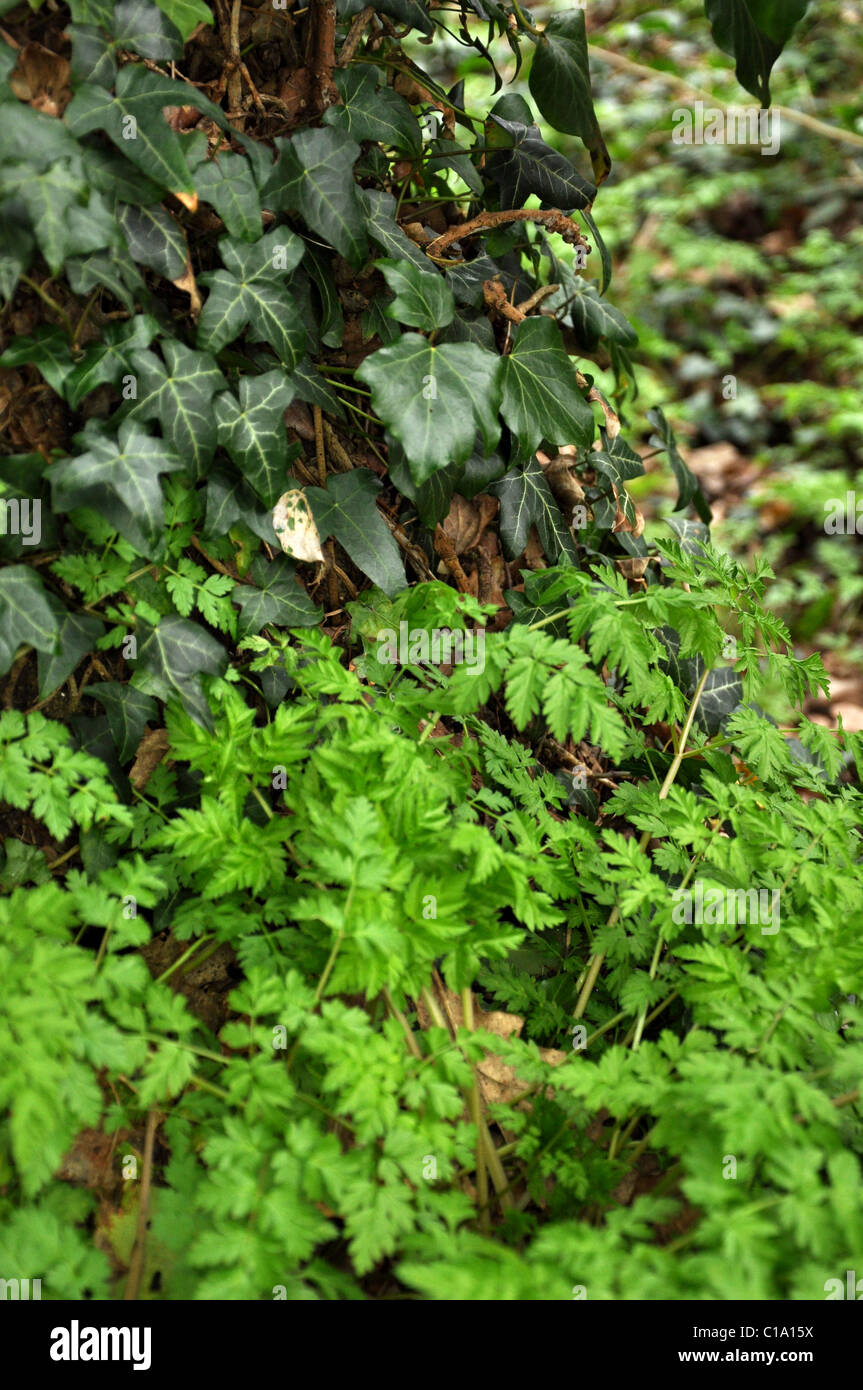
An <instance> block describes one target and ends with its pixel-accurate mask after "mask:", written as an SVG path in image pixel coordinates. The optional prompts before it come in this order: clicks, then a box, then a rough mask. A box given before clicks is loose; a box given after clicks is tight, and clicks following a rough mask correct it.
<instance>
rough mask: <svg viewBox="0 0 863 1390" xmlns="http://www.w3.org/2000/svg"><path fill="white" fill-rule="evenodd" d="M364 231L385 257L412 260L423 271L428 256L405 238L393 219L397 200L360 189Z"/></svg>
mask: <svg viewBox="0 0 863 1390" xmlns="http://www.w3.org/2000/svg"><path fill="white" fill-rule="evenodd" d="M359 193H360V198H361V199H362V202H363V207H364V217H365V225H366V231H367V233H368V235H369V236H370V237H371V239H372V241H374V242H375V243H376V244H377V245H378V246H379V247H380V248H381V250H382V251H385V252H386V254H387V256H389V257H391V258H392V259H393V260H396V261H412V262H413V264H414V265H416V266H420V267H421V268H422V269H423V270H426V269H427V268H428V257H427V256H426V255H424V253H423V252H422V251H421V250H420V248H419V247H418V246H417V245H416V244H415V243H414V242H412V241H411V239H410V237H409V236H406V235H405V233H404V232H403V231H402V229H401V227H400V226H399V225H398V223H397V222H396V220H395V210H396V200H395V198H394V197H393V196H392V194H391V193H382V192H380V191H379V190H378V189H376V188H361V189H360V190H359Z"/></svg>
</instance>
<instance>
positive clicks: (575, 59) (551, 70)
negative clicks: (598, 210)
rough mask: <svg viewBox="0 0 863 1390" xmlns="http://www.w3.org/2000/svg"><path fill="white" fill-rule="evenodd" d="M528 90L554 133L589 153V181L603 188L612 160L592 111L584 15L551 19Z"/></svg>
mask: <svg viewBox="0 0 863 1390" xmlns="http://www.w3.org/2000/svg"><path fill="white" fill-rule="evenodd" d="M528 85H529V87H530V94H531V96H532V97H533V99H534V101H535V102H536V104H537V106H538V107H539V109H540V111H541V112H542V114H543V116H544V117H545V119H546V120H547V121H548V122H549V123H550V124H551V125H553V126H554V128H555V130H560V131H563V132H565V134H567V135H578V136H580V137H581V139H582V140H583V141H584V143H585V145H586V146H587V149H588V150H589V152H590V162H591V164H592V165H593V177H594V181H595V182H596V183H597V184H600V183H602V181H603V179H605V178H607V177H608V173H609V170H610V169H611V160H610V159H609V157H608V150H607V148H606V145H605V141H604V140H603V138H602V133H601V131H600V129H599V123H598V121H597V119H596V112H595V111H594V109H593V93H592V92H591V89H590V63H589V60H588V51H587V33H586V31H585V19H584V11H583V10H581V9H573V10H569V11H568V12H567V13H565V14H560V15H552V17H551V19H550V20H549V21H548V23H547V24H546V26H545V28H544V29H543V31H542V34H541V36H540V39H539V41H538V43H537V45H536V50H535V52H534V57H533V63H532V65H531V69H530V78H529V81H528Z"/></svg>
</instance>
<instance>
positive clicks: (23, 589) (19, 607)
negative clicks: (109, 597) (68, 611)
mask: <svg viewBox="0 0 863 1390" xmlns="http://www.w3.org/2000/svg"><path fill="white" fill-rule="evenodd" d="M62 622H63V610H62V609H61V607H60V605H59V603H57V601H56V599H54V598H53V597H52V595H51V594H50V593H49V592H48V590H47V589H46V588H45V587H44V585H43V583H42V580H41V579H40V578H39V576H38V574H37V573H36V571H35V570H32V569H31V568H30V566H29V565H8V566H7V567H6V569H4V570H0V675H5V674H6V672H7V671H8V670H9V668H10V666H11V665H12V662H13V661H14V659H15V653H16V652H17V650H18V648H19V647H20V646H21V645H22V643H25V642H26V643H27V644H28V645H29V646H31V647H35V648H36V650H37V651H38V652H47V653H48V654H49V655H51V654H53V653H54V652H55V651H56V650H57V647H58V643H59V638H60V628H61V625H62Z"/></svg>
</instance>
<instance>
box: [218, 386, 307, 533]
mask: <svg viewBox="0 0 863 1390" xmlns="http://www.w3.org/2000/svg"><path fill="white" fill-rule="evenodd" d="M239 391H240V403H239V405H238V404H237V401H236V399H235V398H234V396H233V395H232V394H231V393H230V392H229V391H225V392H223V394H222V395H221V396H217V397H216V402H215V407H214V413H215V418H216V424H217V426H218V436H219V443H220V444H221V445H222V446H223V448H225V449H227V451H228V453H229V454H230V455H231V458H232V459H233V460H234V463H235V464H236V465H237V467H238V468H239V469H240V472H241V473H242V474H243V476H244V477H245V478H246V479H247V480H248V482H249V483H251V485H252V487H253V488H254V489H255V492H256V493H257V494H258V496H259V497H260V498H261V500H262V502H264V503H265V504H266V506H268V507H272V506H274V505H275V503H276V502H277V501H278V500H279V498H280V497H281V495H282V493H283V492H284V491H285V488H286V486H287V481H288V480H287V470H288V463H289V461H290V459H289V453H288V437H287V434H286V433H285V422H284V419H283V416H284V413H285V411H286V410H287V408H288V406H289V405H290V403H291V401H292V400H293V399H294V387H293V384H292V382H291V381H290V379H289V378H288V377H286V376H285V374H284V372H280V371H278V370H276V371H272V372H264V373H263V374H262V375H261V376H243V377H240V384H239ZM296 452H297V450H296V448H294V449H293V451H292V456H295V455H296Z"/></svg>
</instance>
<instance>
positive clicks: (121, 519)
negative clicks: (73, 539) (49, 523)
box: [51, 420, 184, 558]
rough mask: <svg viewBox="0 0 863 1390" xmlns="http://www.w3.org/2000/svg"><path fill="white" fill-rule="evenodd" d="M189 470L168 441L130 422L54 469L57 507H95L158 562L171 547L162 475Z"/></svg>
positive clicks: (53, 490)
mask: <svg viewBox="0 0 863 1390" xmlns="http://www.w3.org/2000/svg"><path fill="white" fill-rule="evenodd" d="M183 466H184V465H183V463H182V462H181V460H180V459H178V458H177V457H176V455H175V454H173V453H171V451H170V450H169V449H168V447H167V445H166V444H165V442H164V440H162V439H153V438H152V437H151V436H150V435H148V434H145V433H144V431H143V430H142V429H141V428H140V426H139V425H137V424H136V423H135V421H134V420H126V421H124V423H123V424H122V425H121V426H120V430H119V434H118V436H117V438H116V439H112V438H110V437H103V438H101V439H100V438H97V439H94V440H93V441H92V447H91V449H90V451H89V452H88V453H86V454H81V455H79V456H78V458H72V459H63V460H61V462H60V463H57V464H55V465H54V467H53V468H52V469H51V489H52V496H53V500H54V506H55V507H56V508H59V509H60V510H62V511H69V510H70V509H72V508H74V507H92V508H93V509H94V510H95V511H98V512H100V513H101V515H102V516H104V517H105V518H106V519H107V520H108V521H110V523H111V525H112V526H116V528H117V530H118V531H119V532H120V534H121V536H124V537H125V539H126V540H127V541H129V543H130V545H133V546H134V547H135V549H136V550H137V552H138V553H139V554H140V555H147V556H150V557H153V558H158V556H159V555H161V553H162V551H163V549H164V545H165V537H164V534H163V523H164V511H165V509H164V498H163V495H162V485H161V483H160V481H159V475H160V474H161V473H175V472H179V471H180V470H181V469H182V468H183Z"/></svg>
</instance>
